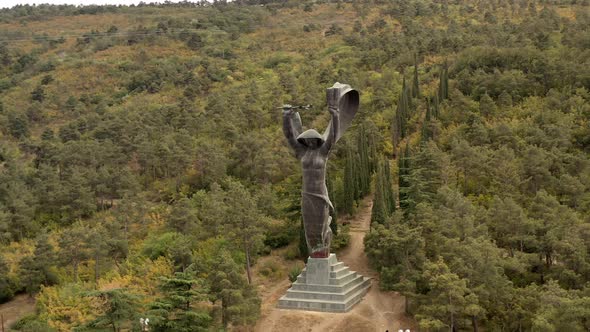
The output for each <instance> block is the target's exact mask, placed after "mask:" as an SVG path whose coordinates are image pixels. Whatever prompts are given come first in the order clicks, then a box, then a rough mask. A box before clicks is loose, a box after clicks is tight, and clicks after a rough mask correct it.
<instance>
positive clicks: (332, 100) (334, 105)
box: [326, 88, 340, 114]
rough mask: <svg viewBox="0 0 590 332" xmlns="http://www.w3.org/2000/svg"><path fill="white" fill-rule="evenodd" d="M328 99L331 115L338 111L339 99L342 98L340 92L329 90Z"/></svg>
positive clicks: (334, 89)
mask: <svg viewBox="0 0 590 332" xmlns="http://www.w3.org/2000/svg"><path fill="white" fill-rule="evenodd" d="M326 98H327V99H328V110H329V111H330V113H332V114H333V112H335V111H337V110H338V99H339V98H340V90H338V89H336V88H329V89H327V90H326Z"/></svg>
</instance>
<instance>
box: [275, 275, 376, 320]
mask: <svg viewBox="0 0 590 332" xmlns="http://www.w3.org/2000/svg"><path fill="white" fill-rule="evenodd" d="M360 285H363V287H360V288H358V289H357V290H356V291H355V292H350V295H349V296H348V297H347V298H346V299H345V300H344V301H331V300H320V299H299V298H288V297H287V295H285V296H283V297H282V298H281V299H280V300H279V304H278V307H279V308H281V309H296V310H309V311H322V312H347V311H349V310H350V309H351V308H352V307H353V306H354V305H355V304H357V303H358V302H360V301H361V300H362V298H363V297H364V296H365V295H366V294H367V292H368V291H369V288H370V287H371V284H370V278H365V277H363V281H362V282H361V283H360Z"/></svg>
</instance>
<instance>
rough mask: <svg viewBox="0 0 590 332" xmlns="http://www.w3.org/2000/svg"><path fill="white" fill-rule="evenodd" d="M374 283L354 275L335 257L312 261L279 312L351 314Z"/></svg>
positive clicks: (284, 298)
mask: <svg viewBox="0 0 590 332" xmlns="http://www.w3.org/2000/svg"><path fill="white" fill-rule="evenodd" d="M369 287H371V279H370V278H366V277H363V276H362V275H360V274H358V273H356V272H354V271H350V269H349V268H348V267H347V266H345V265H344V263H342V262H338V260H337V259H336V255H335V254H330V257H328V258H309V259H308V260H307V265H306V267H305V268H304V269H303V271H302V272H301V274H300V275H299V276H298V277H297V281H295V282H294V283H293V284H292V285H291V288H289V289H288V290H287V294H285V295H284V296H283V297H281V299H280V300H279V305H278V307H279V308H282V309H299V310H311V311H325V312H347V311H349V310H350V309H351V308H352V307H353V306H354V305H355V304H357V303H358V302H360V301H361V299H362V298H363V296H364V295H365V294H367V292H368V290H369Z"/></svg>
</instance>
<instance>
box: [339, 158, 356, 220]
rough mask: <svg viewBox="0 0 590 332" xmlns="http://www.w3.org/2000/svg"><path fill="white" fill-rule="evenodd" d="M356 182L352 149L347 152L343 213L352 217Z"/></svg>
mask: <svg viewBox="0 0 590 332" xmlns="http://www.w3.org/2000/svg"><path fill="white" fill-rule="evenodd" d="M355 187H356V181H355V176H354V157H353V152H352V149H351V148H350V147H348V148H347V150H346V165H345V167H344V200H343V203H344V204H343V206H342V211H344V212H345V213H347V214H349V215H352V213H353V212H354V201H355Z"/></svg>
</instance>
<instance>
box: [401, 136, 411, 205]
mask: <svg viewBox="0 0 590 332" xmlns="http://www.w3.org/2000/svg"><path fill="white" fill-rule="evenodd" d="M409 159H410V144H409V142H406V148H405V150H404V153H403V156H402V157H401V158H400V164H399V167H400V168H399V205H400V207H401V208H402V209H406V208H407V207H408V205H407V204H408V188H409V187H410V183H408V176H409V175H410V160H409Z"/></svg>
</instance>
